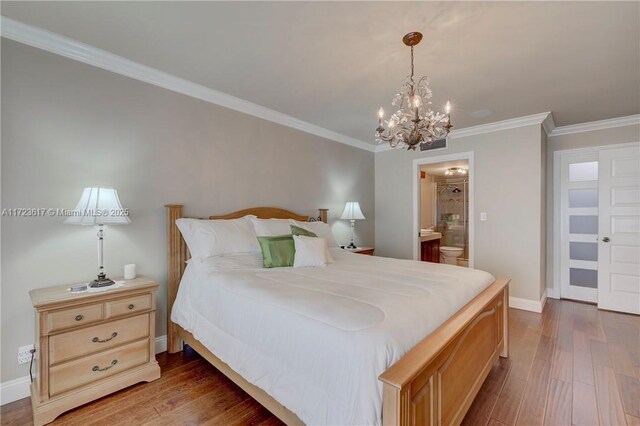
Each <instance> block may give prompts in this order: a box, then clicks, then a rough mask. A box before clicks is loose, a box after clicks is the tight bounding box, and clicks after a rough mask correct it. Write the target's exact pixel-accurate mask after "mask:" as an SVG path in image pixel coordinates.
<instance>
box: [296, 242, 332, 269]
mask: <svg viewBox="0 0 640 426" xmlns="http://www.w3.org/2000/svg"><path fill="white" fill-rule="evenodd" d="M293 244H294V245H295V247H296V254H295V257H294V258H293V267H294V268H307V267H312V266H327V257H326V256H325V250H326V247H327V243H326V242H325V241H324V239H322V238H316V237H304V236H302V235H294V236H293Z"/></svg>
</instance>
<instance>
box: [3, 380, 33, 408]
mask: <svg viewBox="0 0 640 426" xmlns="http://www.w3.org/2000/svg"><path fill="white" fill-rule="evenodd" d="M30 383H31V380H30V379H29V376H24V377H19V378H17V379H14V380H9V381H8V382H3V383H0V405H4V404H8V403H10V402H13V401H17V400H19V399H22V398H26V397H28V396H29V384H30Z"/></svg>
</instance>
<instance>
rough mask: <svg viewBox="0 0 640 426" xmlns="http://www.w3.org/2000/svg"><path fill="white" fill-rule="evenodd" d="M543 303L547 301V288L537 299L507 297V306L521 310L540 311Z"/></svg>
mask: <svg viewBox="0 0 640 426" xmlns="http://www.w3.org/2000/svg"><path fill="white" fill-rule="evenodd" d="M545 303H547V289H545V291H544V293H543V294H542V297H541V298H540V300H539V301H536V300H531V299H522V298H520V297H513V296H511V297H509V307H510V308H515V309H521V310H523V311H531V312H537V313H542V309H543V308H544V305H545Z"/></svg>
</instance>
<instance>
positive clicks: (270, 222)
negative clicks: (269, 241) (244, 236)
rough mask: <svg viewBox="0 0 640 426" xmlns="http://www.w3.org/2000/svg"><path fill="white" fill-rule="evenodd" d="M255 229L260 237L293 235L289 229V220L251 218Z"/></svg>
mask: <svg viewBox="0 0 640 426" xmlns="http://www.w3.org/2000/svg"><path fill="white" fill-rule="evenodd" d="M251 223H252V224H253V229H254V230H255V233H256V235H257V236H259V237H276V236H280V235H291V230H290V229H289V223H290V222H289V219H258V218H257V217H255V216H254V217H252V218H251Z"/></svg>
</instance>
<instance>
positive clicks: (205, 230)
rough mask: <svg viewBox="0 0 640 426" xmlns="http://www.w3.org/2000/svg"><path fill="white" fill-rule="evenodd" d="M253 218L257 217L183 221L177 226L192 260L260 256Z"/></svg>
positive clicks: (177, 221)
mask: <svg viewBox="0 0 640 426" xmlns="http://www.w3.org/2000/svg"><path fill="white" fill-rule="evenodd" d="M252 217H255V216H244V217H241V218H239V219H224V220H206V219H186V218H181V219H178V220H176V225H177V226H178V229H179V230H180V233H181V234H182V237H183V238H184V241H185V242H186V243H187V247H188V248H189V252H191V257H192V258H196V259H204V258H207V257H211V256H221V255H224V254H236V253H259V252H260V246H259V245H258V242H257V241H256V232H255V230H254V229H253V224H252V223H251V218H252Z"/></svg>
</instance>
